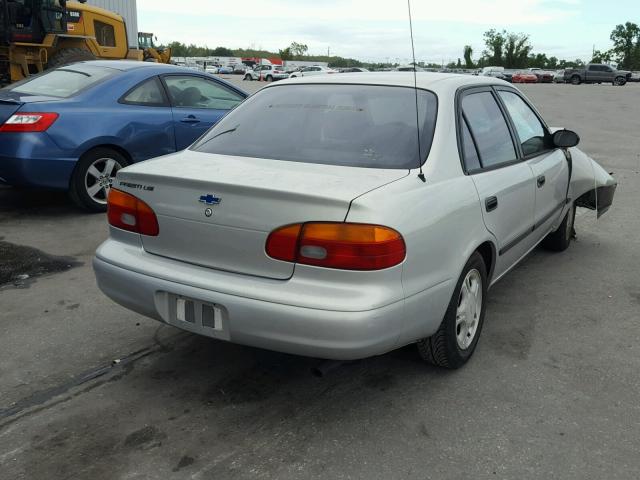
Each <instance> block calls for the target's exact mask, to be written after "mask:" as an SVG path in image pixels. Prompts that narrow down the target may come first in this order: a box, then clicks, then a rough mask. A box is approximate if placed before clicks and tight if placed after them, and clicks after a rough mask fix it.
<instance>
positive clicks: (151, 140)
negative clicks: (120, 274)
mask: <svg viewBox="0 0 640 480" xmlns="http://www.w3.org/2000/svg"><path fill="white" fill-rule="evenodd" d="M246 97H247V94H246V93H245V92H243V91H242V90H239V89H238V88H235V87H234V86H232V85H231V84H229V83H228V82H225V81H224V80H221V79H219V78H216V77H213V76H211V75H208V74H206V73H199V72H194V71H192V70H186V69H184V68H181V67H177V66H173V65H159V64H155V63H145V62H133V61H89V62H81V63H76V64H72V65H67V66H64V67H60V68H57V69H55V70H50V71H48V72H46V73H44V74H42V75H38V76H35V77H30V78H28V79H26V80H23V81H22V82H19V83H16V84H13V85H11V86H9V87H6V88H3V89H1V90H0V183H4V184H8V185H14V186H28V187H44V188H53V189H63V190H68V191H69V192H70V194H71V197H72V198H73V200H74V201H75V202H76V203H78V204H79V205H80V206H82V207H84V208H86V209H88V210H90V211H104V210H105V209H106V199H107V194H108V191H109V188H110V187H111V183H112V181H113V178H114V177H115V175H116V173H117V171H118V170H119V169H121V168H123V167H125V166H127V165H130V164H132V163H135V162H140V161H142V160H146V159H149V158H152V157H157V156H160V155H165V154H168V153H173V152H176V151H178V150H183V149H184V148H186V147H188V146H189V145H191V143H193V142H194V141H195V140H196V139H197V138H199V137H200V136H201V135H202V134H204V133H205V132H206V131H207V130H208V129H209V128H210V127H211V126H213V125H214V124H215V123H216V122H217V121H218V120H219V119H220V118H221V117H222V116H223V115H225V113H227V112H228V111H229V110H231V109H232V108H234V107H235V106H236V105H238V104H239V103H241V102H242V101H243V100H244V99H245V98H246Z"/></svg>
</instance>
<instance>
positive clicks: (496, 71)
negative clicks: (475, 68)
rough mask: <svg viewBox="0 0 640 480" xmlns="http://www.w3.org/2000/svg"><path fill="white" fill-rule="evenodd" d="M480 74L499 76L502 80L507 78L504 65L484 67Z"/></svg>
mask: <svg viewBox="0 0 640 480" xmlns="http://www.w3.org/2000/svg"><path fill="white" fill-rule="evenodd" d="M480 75H481V76H483V77H493V78H499V79H500V80H505V79H506V77H505V75H504V67H484V68H483V69H482V72H481V73H480Z"/></svg>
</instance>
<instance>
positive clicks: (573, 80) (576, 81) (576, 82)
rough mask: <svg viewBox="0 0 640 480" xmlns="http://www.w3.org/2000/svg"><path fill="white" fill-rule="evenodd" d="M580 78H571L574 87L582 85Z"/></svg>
mask: <svg viewBox="0 0 640 480" xmlns="http://www.w3.org/2000/svg"><path fill="white" fill-rule="evenodd" d="M580 83H581V82H580V77H579V76H578V75H574V76H573V77H571V84H572V85H580Z"/></svg>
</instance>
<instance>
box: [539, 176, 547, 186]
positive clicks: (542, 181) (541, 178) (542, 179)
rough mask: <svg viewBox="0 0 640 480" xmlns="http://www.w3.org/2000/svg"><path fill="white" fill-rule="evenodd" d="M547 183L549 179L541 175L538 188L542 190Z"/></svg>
mask: <svg viewBox="0 0 640 480" xmlns="http://www.w3.org/2000/svg"><path fill="white" fill-rule="evenodd" d="M546 182H547V179H546V178H545V177H544V175H540V176H539V177H538V181H537V183H538V188H542V186H543V185H544V184H545V183H546Z"/></svg>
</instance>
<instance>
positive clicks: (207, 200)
mask: <svg viewBox="0 0 640 480" xmlns="http://www.w3.org/2000/svg"><path fill="white" fill-rule="evenodd" d="M199 201H200V203H204V204H206V205H219V204H220V202H221V201H222V199H221V198H219V197H216V196H215V195H212V194H210V193H208V194H206V195H202V196H201V197H200V200H199Z"/></svg>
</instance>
